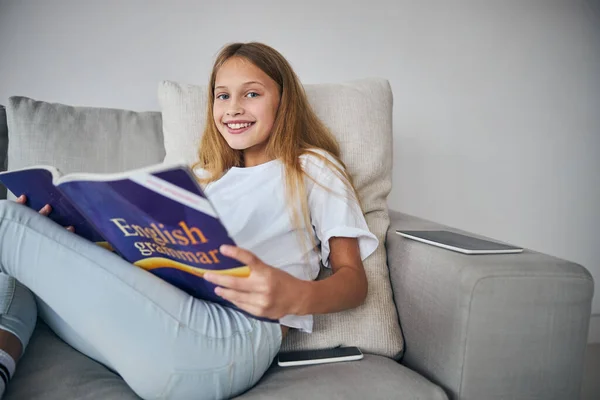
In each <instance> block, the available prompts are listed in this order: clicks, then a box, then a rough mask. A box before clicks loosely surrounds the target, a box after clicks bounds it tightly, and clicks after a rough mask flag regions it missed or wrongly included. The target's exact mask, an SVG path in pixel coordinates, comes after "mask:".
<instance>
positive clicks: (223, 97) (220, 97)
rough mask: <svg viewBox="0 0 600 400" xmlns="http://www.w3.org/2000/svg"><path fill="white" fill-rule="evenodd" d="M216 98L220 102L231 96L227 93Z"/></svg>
mask: <svg viewBox="0 0 600 400" xmlns="http://www.w3.org/2000/svg"><path fill="white" fill-rule="evenodd" d="M216 98H217V99H219V100H227V99H228V98H229V95H228V94H227V93H221V94H219V95H217V97H216Z"/></svg>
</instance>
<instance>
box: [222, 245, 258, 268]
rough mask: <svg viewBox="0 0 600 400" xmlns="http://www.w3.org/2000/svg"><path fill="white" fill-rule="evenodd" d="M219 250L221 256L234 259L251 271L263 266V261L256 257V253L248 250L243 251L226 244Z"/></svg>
mask: <svg viewBox="0 0 600 400" xmlns="http://www.w3.org/2000/svg"><path fill="white" fill-rule="evenodd" d="M219 250H220V251H221V254H223V255H225V256H227V257H231V258H234V259H236V260H238V261H239V262H241V263H242V264H245V265H247V266H248V267H250V268H251V269H256V268H257V267H258V268H260V267H261V266H262V264H263V263H262V261H261V260H260V259H259V258H258V257H256V256H255V255H254V253H252V252H250V251H248V250H246V249H242V248H241V247H237V246H229V245H226V244H224V245H222V246H221V247H220V248H219Z"/></svg>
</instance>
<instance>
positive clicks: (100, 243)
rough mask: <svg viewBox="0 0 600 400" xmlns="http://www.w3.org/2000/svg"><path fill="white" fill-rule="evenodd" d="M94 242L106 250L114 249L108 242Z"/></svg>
mask: <svg viewBox="0 0 600 400" xmlns="http://www.w3.org/2000/svg"><path fill="white" fill-rule="evenodd" d="M96 244H97V245H98V246H100V247H103V248H105V249H106V250H108V251H115V249H113V248H112V246H111V245H110V244H109V243H108V242H96Z"/></svg>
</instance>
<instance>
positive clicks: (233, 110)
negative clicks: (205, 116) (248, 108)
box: [226, 99, 244, 117]
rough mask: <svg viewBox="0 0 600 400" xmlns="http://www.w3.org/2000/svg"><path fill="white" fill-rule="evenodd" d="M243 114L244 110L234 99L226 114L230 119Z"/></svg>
mask: <svg viewBox="0 0 600 400" xmlns="http://www.w3.org/2000/svg"><path fill="white" fill-rule="evenodd" d="M243 113H244V109H243V108H242V107H240V105H239V103H238V102H237V101H236V100H233V99H232V101H231V102H230V103H229V108H228V110H227V111H226V114H227V115H228V116H230V117H234V116H236V115H240V114H243Z"/></svg>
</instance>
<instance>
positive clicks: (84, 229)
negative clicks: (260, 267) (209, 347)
mask: <svg viewBox="0 0 600 400" xmlns="http://www.w3.org/2000/svg"><path fill="white" fill-rule="evenodd" d="M0 182H2V183H3V184H4V185H5V186H6V187H7V188H8V189H9V190H10V191H11V192H12V193H13V194H14V195H15V196H19V195H20V194H25V195H27V198H28V204H27V205H28V206H30V207H32V208H33V209H35V210H39V209H40V208H42V207H43V206H44V205H45V204H50V205H51V206H52V207H53V211H52V213H51V214H50V216H49V217H50V218H52V219H53V220H54V221H55V222H57V223H59V224H61V225H63V226H68V225H73V226H74V227H75V233H76V234H79V235H81V236H82V237H85V238H86V239H88V240H90V241H92V242H95V243H98V244H100V245H103V246H105V247H107V248H111V249H113V250H114V251H115V252H117V253H118V254H119V255H120V256H121V257H123V258H124V259H125V260H127V261H129V262H130V263H132V264H133V265H135V266H137V267H139V268H143V269H145V270H147V271H149V272H151V273H153V274H155V275H157V276H159V277H160V278H162V279H164V280H165V281H167V282H169V283H171V284H173V285H175V286H177V287H178V288H180V289H182V290H184V291H186V292H187V293H189V294H191V295H192V296H194V297H197V298H200V299H204V300H209V301H213V302H216V303H220V304H224V305H226V306H229V307H233V308H236V309H237V307H235V306H234V305H233V304H231V303H230V302H228V301H226V300H224V299H222V298H221V297H219V296H217V295H215V293H214V289H215V285H213V284H212V283H210V282H207V281H206V280H204V279H203V278H202V277H203V274H204V272H205V271H216V272H217V273H223V274H229V275H234V276H240V277H245V276H248V275H249V273H250V270H249V268H248V267H247V266H245V265H242V264H241V263H240V262H239V261H237V260H235V259H232V258H229V257H226V256H224V255H222V254H221V253H220V251H219V247H220V246H221V245H222V244H230V245H235V242H234V241H233V239H232V238H231V237H230V236H229V234H228V232H227V230H226V228H225V226H224V225H223V224H222V223H221V221H220V219H219V217H218V215H217V213H216V211H215V209H214V207H213V206H212V205H211V203H210V200H209V199H208V198H207V197H206V195H205V194H204V192H203V191H202V189H201V187H200V185H199V184H198V182H197V181H196V179H195V177H194V175H193V172H192V171H191V170H190V169H189V167H187V166H186V165H179V164H176V165H165V164H159V165H154V166H150V167H146V168H141V169H137V170H132V171H128V172H124V173H117V174H88V173H80V174H68V175H64V176H61V174H60V172H59V171H58V170H57V169H55V168H52V167H47V166H37V167H31V168H27V169H23V170H16V171H8V172H3V173H0ZM107 244H108V245H109V246H107Z"/></svg>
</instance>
